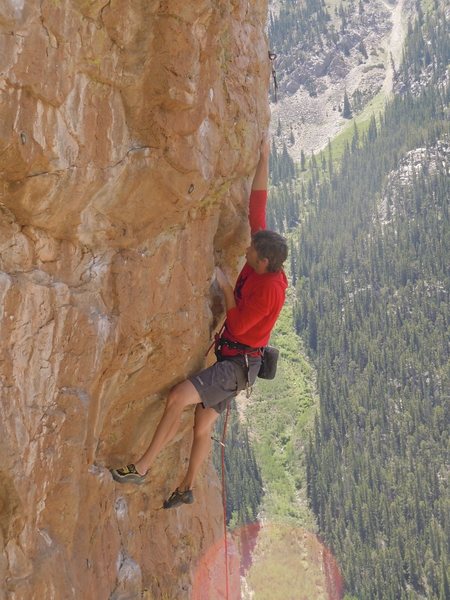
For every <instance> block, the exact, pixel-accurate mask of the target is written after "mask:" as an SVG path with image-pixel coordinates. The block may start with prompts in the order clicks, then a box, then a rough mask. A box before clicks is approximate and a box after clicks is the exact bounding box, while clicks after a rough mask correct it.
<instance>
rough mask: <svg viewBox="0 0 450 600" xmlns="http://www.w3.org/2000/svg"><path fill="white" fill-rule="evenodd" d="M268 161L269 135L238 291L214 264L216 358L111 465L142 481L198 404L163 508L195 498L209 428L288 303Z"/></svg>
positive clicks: (176, 391)
mask: <svg viewBox="0 0 450 600" xmlns="http://www.w3.org/2000/svg"><path fill="white" fill-rule="evenodd" d="M268 165H269V144H268V142H267V140H265V141H264V142H263V144H262V146H261V151H260V158H259V162H258V166H257V168H256V172H255V176H254V179H253V183H252V191H251V195H250V202H249V221H250V228H251V232H252V242H251V245H250V246H249V247H248V248H247V251H246V255H245V256H246V259H247V262H246V264H245V265H244V267H243V269H242V271H241V273H240V274H239V277H238V279H237V282H236V286H235V288H234V290H233V288H232V286H231V284H230V282H229V281H228V279H227V277H226V275H225V274H224V273H223V272H222V271H221V270H220V269H219V268H217V269H216V278H217V282H218V284H219V286H220V288H221V290H222V293H223V295H224V299H225V306H226V321H225V326H224V330H223V333H222V336H221V337H220V339H219V341H218V343H217V344H216V354H217V355H218V361H217V362H216V363H215V364H214V365H212V366H211V367H209V368H207V369H204V370H203V371H201V372H200V373H197V374H196V375H192V376H191V377H189V378H188V379H186V380H185V381H183V382H181V383H179V384H177V385H176V386H175V387H174V388H172V390H171V391H170V393H169V396H168V398H167V401H166V407H165V410H164V413H163V416H162V417H161V420H160V422H159V424H158V426H157V428H156V431H155V433H154V435H153V439H152V441H151V443H150V445H149V447H148V448H147V450H146V451H145V452H144V454H143V455H142V456H141V457H140V458H139V460H137V461H136V462H135V463H134V464H130V465H127V466H126V467H122V468H119V469H111V473H112V476H113V478H114V479H115V480H116V481H118V482H120V483H127V482H130V483H144V481H145V476H146V474H147V472H148V470H149V469H150V467H151V466H152V464H153V462H154V460H155V458H156V456H157V455H158V454H159V452H160V451H161V450H162V449H163V448H164V447H165V446H166V445H167V444H168V443H169V442H170V440H171V439H172V438H173V437H174V436H175V434H176V433H177V431H178V428H179V425H180V417H181V413H182V412H183V410H184V409H185V408H186V407H187V406H189V405H191V404H196V405H197V406H196V409H195V419H194V437H193V442H192V448H191V455H190V459H189V466H188V470H187V472H186V474H185V476H184V479H183V481H182V482H181V483H180V485H179V486H178V488H177V489H176V490H175V491H174V492H173V493H172V495H171V496H170V498H169V499H168V500H166V501H165V502H164V508H173V507H176V506H180V505H181V504H191V503H192V502H193V501H194V496H193V492H192V489H193V486H194V482H195V480H196V477H197V474H198V472H199V469H200V466H201V465H202V463H203V462H204V460H205V459H206V457H207V456H208V454H209V451H210V448H211V433H212V427H213V425H214V423H215V421H216V419H217V417H218V416H219V414H220V413H221V412H222V411H223V410H224V409H225V408H226V406H227V403H228V402H229V401H231V399H232V398H234V397H235V396H236V395H237V393H238V392H240V391H241V390H243V389H245V388H246V387H247V386H251V385H252V384H253V383H254V381H255V379H256V377H257V374H258V371H259V368H260V365H261V355H262V348H263V347H264V346H266V345H267V343H268V341H269V337H270V333H271V331H272V329H273V326H274V325H275V322H276V320H277V317H278V315H279V313H280V310H281V308H282V306H283V304H284V300H285V293H286V287H287V279H286V275H285V274H284V271H283V263H284V261H285V260H286V258H287V244H286V240H285V239H284V238H283V237H282V236H281V235H279V234H278V233H275V232H273V231H268V230H266V229H265V227H266V202H267V181H268V169H269V166H268Z"/></svg>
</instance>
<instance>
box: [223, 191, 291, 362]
mask: <svg viewBox="0 0 450 600" xmlns="http://www.w3.org/2000/svg"><path fill="white" fill-rule="evenodd" d="M266 203H267V190H252V193H251V195H250V203H249V222H250V228H251V232H252V234H254V233H256V232H257V231H259V230H260V229H265V228H266ZM287 286H288V282H287V278H286V275H285V273H284V271H278V272H277V273H263V274H259V273H256V272H255V270H254V269H253V268H252V267H251V266H250V265H249V264H248V263H246V264H245V265H244V267H243V269H242V271H241V272H240V274H239V277H238V279H237V282H236V285H235V288H234V298H235V301H236V306H235V307H234V308H231V309H230V310H229V311H228V312H227V319H226V321H225V330H224V332H223V337H224V338H226V339H229V340H232V341H234V342H239V343H241V344H245V345H246V346H252V347H253V348H260V347H262V346H266V345H267V344H268V342H269V338H270V333H271V331H272V329H273V326H274V325H275V322H276V320H277V318H278V315H279V314H280V311H281V309H282V307H283V304H284V301H285V297H286V288H287ZM222 353H223V355H225V356H232V355H235V354H236V351H234V350H232V349H231V348H227V347H226V346H224V348H223V351H222Z"/></svg>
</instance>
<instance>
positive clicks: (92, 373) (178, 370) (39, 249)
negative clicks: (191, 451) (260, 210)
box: [0, 0, 269, 600]
mask: <svg viewBox="0 0 450 600" xmlns="http://www.w3.org/2000/svg"><path fill="white" fill-rule="evenodd" d="M266 9H267V7H266V2H265V0H255V1H254V2H251V3H249V2H245V1H243V0H242V1H239V0H235V1H233V2H226V1H224V0H223V1H222V0H220V1H213V0H198V1H196V2H194V3H189V2H184V1H183V2H182V1H180V0H133V1H131V0H125V1H124V0H109V1H106V0H93V1H91V2H86V1H84V0H41V1H40V2H37V1H34V2H24V1H23V0H6V1H5V2H3V3H2V5H1V7H0V56H1V62H2V69H1V71H2V79H1V80H0V99H1V114H2V119H1V120H0V173H1V175H0V194H1V196H0V327H1V330H0V331H1V336H0V386H1V396H2V403H1V408H0V410H1V418H0V455H1V463H0V509H1V513H0V514H1V516H0V549H1V554H0V579H1V580H2V582H5V584H4V586H1V589H0V598H1V599H3V598H11V599H14V600H26V599H31V598H45V599H46V600H50V599H57V600H59V599H66V598H76V599H80V598H83V600H89V599H91V598H92V599H95V600H101V599H107V598H111V599H116V600H117V599H125V598H129V599H135V598H141V597H142V598H155V599H156V598H169V599H182V598H189V597H191V596H192V595H193V594H194V591H193V582H194V581H195V580H196V565H197V564H201V563H202V556H203V555H205V554H207V551H208V549H209V548H211V547H213V546H214V545H215V544H217V543H219V544H220V537H221V533H222V528H221V527H222V526H221V505H220V490H219V484H218V480H217V477H216V475H215V473H214V471H213V470H212V467H211V466H208V467H207V468H205V470H204V472H203V474H202V477H201V481H200V482H199V485H198V486H197V488H196V499H197V501H196V503H195V504H194V505H193V506H192V507H185V508H183V509H177V510H174V511H167V512H166V511H160V510H159V508H160V507H161V504H162V499H163V497H164V496H166V495H167V494H168V493H169V492H170V491H171V490H172V489H173V487H174V485H176V484H177V483H178V481H179V479H180V477H181V473H182V470H183V469H184V467H185V465H186V459H187V450H188V446H189V442H190V430H191V426H192V411H190V410H187V411H186V413H185V415H184V418H183V423H182V425H183V426H182V430H181V432H180V434H179V435H178V437H177V438H176V439H175V441H174V442H173V443H172V444H171V445H170V447H169V448H167V449H166V450H165V451H164V452H163V453H162V454H161V456H160V458H159V460H158V461H157V464H156V465H155V468H154V469H153V470H152V473H151V477H150V478H149V483H148V484H146V485H144V486H142V487H140V488H133V489H129V488H128V486H122V487H119V486H118V485H117V484H114V483H113V481H112V479H111V477H110V474H109V472H108V470H107V468H106V467H107V466H108V465H112V464H114V465H117V464H122V463H123V462H124V461H126V460H128V459H132V458H134V457H136V456H137V455H139V453H140V452H141V451H142V450H143V448H144V447H145V446H146V444H147V442H148V441H149V437H150V436H151V434H152V432H153V430H154V428H155V426H156V423H157V420H158V418H159V417H160V415H161V412H162V410H163V406H164V398H165V395H166V393H167V390H168V389H169V388H170V387H171V386H172V385H173V384H174V383H176V382H177V381H180V380H181V379H183V378H184V377H185V376H186V375H187V374H188V373H190V372H192V371H193V370H195V369H197V368H199V367H201V366H202V365H203V364H204V351H205V348H206V346H207V344H208V340H209V338H210V334H211V331H212V329H213V328H214V327H215V325H216V323H217V320H218V319H219V317H220V315H219V312H220V308H219V305H218V302H217V298H216V296H215V294H214V287H213V286H212V285H211V280H212V274H213V269H214V266H215V264H219V265H228V266H229V268H230V271H229V272H230V273H232V272H235V271H236V269H237V267H238V260H239V257H240V255H241V253H242V250H243V247H244V245H245V244H246V242H247V236H248V229H247V223H246V196H247V192H248V186H249V179H250V177H251V175H252V173H253V169H254V167H255V164H256V160H257V152H256V151H257V148H258V145H259V140H260V137H261V133H262V130H263V129H264V128H265V127H267V121H268V106H267V86H268V76H269V65H268V64H267V62H268V61H267V44H266V39H265V36H264V33H263V32H264V23H265V17H266ZM216 570H217V569H216ZM206 572H207V573H210V576H209V579H208V577H206V583H205V579H204V580H203V583H202V586H203V589H205V587H206V588H208V586H209V588H208V589H209V590H214V589H216V590H217V588H218V587H220V585H221V583H220V582H219V583H215V582H214V581H213V580H212V573H214V572H215V569H214V568H212V567H211V568H209V571H208V569H207V570H206ZM235 573H236V575H237V571H235ZM222 583H223V582H222ZM215 586H216V587H215ZM203 593H204V592H203ZM217 593H218V592H217ZM198 597H200V596H198ZM212 597H214V596H213V594H212V593H211V594H210V595H209V596H208V598H212Z"/></svg>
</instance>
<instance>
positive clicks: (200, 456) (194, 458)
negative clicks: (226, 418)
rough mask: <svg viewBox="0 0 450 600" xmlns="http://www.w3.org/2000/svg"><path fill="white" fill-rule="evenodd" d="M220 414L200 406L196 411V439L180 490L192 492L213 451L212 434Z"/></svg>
mask: <svg viewBox="0 0 450 600" xmlns="http://www.w3.org/2000/svg"><path fill="white" fill-rule="evenodd" d="M218 416H219V413H218V412H216V411H215V410H214V409H213V408H203V406H201V405H200V404H198V405H197V407H196V409H195V421H194V439H193V442H192V448H191V456H190V459H189V467H188V470H187V473H186V475H185V476H184V479H183V481H182V482H181V484H180V485H179V487H178V489H179V490H181V491H184V490H191V489H192V487H193V485H194V482H195V480H196V478H197V475H198V472H199V470H200V467H201V466H202V464H203V462H204V461H205V459H206V458H207V456H208V454H209V451H210V450H211V432H212V428H213V425H214V423H215V422H216V420H217V417H218Z"/></svg>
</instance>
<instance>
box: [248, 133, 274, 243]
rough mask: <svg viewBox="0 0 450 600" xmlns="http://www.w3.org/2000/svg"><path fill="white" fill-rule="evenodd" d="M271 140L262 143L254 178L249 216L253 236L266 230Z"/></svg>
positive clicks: (265, 139)
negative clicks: (261, 230)
mask: <svg viewBox="0 0 450 600" xmlns="http://www.w3.org/2000/svg"><path fill="white" fill-rule="evenodd" d="M269 154H270V145H269V140H268V139H267V138H264V140H263V141H262V143H261V148H260V154H259V161H258V165H257V167H256V171H255V176H254V177H253V183H252V191H251V194H250V202H249V214H248V219H249V222H250V229H251V232H252V235H253V234H254V233H256V232H257V231H259V230H260V229H266V204H267V186H268V180H269Z"/></svg>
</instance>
